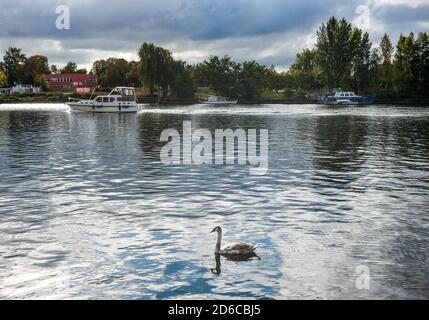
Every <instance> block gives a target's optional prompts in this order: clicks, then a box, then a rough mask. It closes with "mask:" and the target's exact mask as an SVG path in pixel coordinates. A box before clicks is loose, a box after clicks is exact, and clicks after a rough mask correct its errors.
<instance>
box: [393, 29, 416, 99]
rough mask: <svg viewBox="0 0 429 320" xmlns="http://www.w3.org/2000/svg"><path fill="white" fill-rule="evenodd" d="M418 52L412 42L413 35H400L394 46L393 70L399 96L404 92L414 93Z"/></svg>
mask: <svg viewBox="0 0 429 320" xmlns="http://www.w3.org/2000/svg"><path fill="white" fill-rule="evenodd" d="M417 59H418V52H417V48H416V45H415V42H414V34H413V33H410V34H409V35H408V36H404V35H402V34H401V35H400V36H399V40H398V44H397V46H396V53H395V61H394V70H395V79H394V81H395V88H396V91H397V92H398V93H399V94H401V93H404V92H407V93H415V89H416V85H417V75H416V74H417V70H416V68H417V66H416V62H417Z"/></svg>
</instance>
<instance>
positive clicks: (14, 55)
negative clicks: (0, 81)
mask: <svg viewBox="0 0 429 320" xmlns="http://www.w3.org/2000/svg"><path fill="white" fill-rule="evenodd" d="M26 60H27V58H26V56H25V54H23V53H21V49H18V48H14V47H10V48H8V49H7V50H6V52H5V55H4V56H3V69H4V71H5V73H6V76H7V82H8V83H9V85H11V86H12V85H14V84H15V83H22V81H23V68H24V64H25V61H26Z"/></svg>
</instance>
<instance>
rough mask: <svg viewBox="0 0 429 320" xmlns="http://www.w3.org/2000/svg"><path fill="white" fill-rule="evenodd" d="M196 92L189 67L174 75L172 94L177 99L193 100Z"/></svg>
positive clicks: (195, 85) (195, 84)
mask: <svg viewBox="0 0 429 320" xmlns="http://www.w3.org/2000/svg"><path fill="white" fill-rule="evenodd" d="M196 91H197V83H196V81H195V79H194V76H193V70H192V68H191V67H186V68H184V69H183V70H182V71H181V72H180V73H179V74H177V75H176V79H175V80H174V85H173V93H174V94H175V95H176V96H177V97H178V98H189V99H190V98H193V97H194V95H195V92H196Z"/></svg>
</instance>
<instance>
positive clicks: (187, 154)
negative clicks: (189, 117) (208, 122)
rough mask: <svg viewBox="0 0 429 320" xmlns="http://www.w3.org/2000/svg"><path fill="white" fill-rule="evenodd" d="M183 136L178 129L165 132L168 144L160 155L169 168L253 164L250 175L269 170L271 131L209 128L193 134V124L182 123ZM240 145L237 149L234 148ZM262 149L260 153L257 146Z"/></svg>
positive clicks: (163, 136)
mask: <svg viewBox="0 0 429 320" xmlns="http://www.w3.org/2000/svg"><path fill="white" fill-rule="evenodd" d="M182 132H183V137H181V136H180V133H179V132H178V131H177V130H176V129H166V130H164V131H162V133H161V137H160V141H161V142H167V143H166V144H165V145H164V146H163V147H162V148H161V152H160V158H161V162H162V163H163V164H166V165H180V164H183V165H191V164H194V165H213V164H215V165H224V164H226V165H234V164H235V163H236V162H237V163H238V164H239V165H243V166H244V165H250V166H251V167H250V168H249V173H250V175H265V174H266V173H267V171H268V129H260V130H259V132H258V130H256V129H248V130H244V129H235V130H233V129H216V130H214V134H213V132H211V131H210V130H208V129H201V128H200V129H197V130H195V131H192V122H191V121H184V122H183V131H182ZM258 140H259V143H258ZM236 145H237V148H235V146H236ZM258 146H259V152H258V150H257V149H258V148H257V147H258Z"/></svg>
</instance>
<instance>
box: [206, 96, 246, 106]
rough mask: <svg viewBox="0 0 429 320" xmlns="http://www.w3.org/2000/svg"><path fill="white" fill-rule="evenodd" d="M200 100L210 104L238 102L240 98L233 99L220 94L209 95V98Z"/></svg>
mask: <svg viewBox="0 0 429 320" xmlns="http://www.w3.org/2000/svg"><path fill="white" fill-rule="evenodd" d="M199 102H200V103H203V104H210V105H228V104H237V103H238V100H231V99H229V98H226V97H219V96H207V100H199Z"/></svg>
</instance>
